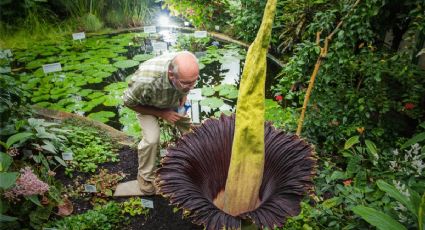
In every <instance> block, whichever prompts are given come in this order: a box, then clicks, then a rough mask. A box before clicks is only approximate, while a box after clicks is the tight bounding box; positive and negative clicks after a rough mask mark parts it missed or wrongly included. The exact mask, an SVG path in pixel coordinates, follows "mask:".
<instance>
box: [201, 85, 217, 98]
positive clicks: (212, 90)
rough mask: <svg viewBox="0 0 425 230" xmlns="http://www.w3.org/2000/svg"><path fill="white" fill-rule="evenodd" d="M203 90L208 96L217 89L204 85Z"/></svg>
mask: <svg viewBox="0 0 425 230" xmlns="http://www.w3.org/2000/svg"><path fill="white" fill-rule="evenodd" d="M201 91H202V95H204V96H206V97H208V96H212V95H214V93H215V90H214V89H213V88H212V87H203V88H202V89H201Z"/></svg>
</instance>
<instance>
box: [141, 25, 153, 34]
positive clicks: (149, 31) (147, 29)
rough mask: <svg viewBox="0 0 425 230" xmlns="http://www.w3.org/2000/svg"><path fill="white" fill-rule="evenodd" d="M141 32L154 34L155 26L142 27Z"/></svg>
mask: <svg viewBox="0 0 425 230" xmlns="http://www.w3.org/2000/svg"><path fill="white" fill-rule="evenodd" d="M143 31H144V32H145V33H148V34H154V33H156V26H145V27H143Z"/></svg>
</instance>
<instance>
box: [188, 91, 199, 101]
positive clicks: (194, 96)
mask: <svg viewBox="0 0 425 230" xmlns="http://www.w3.org/2000/svg"><path fill="white" fill-rule="evenodd" d="M187 100H189V101H201V100H202V90H201V89H192V90H190V91H189V94H187Z"/></svg>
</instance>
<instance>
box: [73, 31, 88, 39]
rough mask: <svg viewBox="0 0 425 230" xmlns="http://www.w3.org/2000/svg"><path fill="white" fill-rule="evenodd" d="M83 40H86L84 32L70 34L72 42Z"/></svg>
mask: <svg viewBox="0 0 425 230" xmlns="http://www.w3.org/2000/svg"><path fill="white" fill-rule="evenodd" d="M85 38H86V34H85V33H84V32H81V33H73V34H72V39H74V40H83V39H85Z"/></svg>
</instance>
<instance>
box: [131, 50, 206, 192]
mask: <svg viewBox="0 0 425 230" xmlns="http://www.w3.org/2000/svg"><path fill="white" fill-rule="evenodd" d="M198 77H199V66H198V60H197V59H196V57H195V55H193V54H192V53H190V52H187V51H183V52H178V53H169V54H164V55H161V56H158V57H155V58H153V59H150V60H148V61H146V62H144V63H142V64H141V65H140V66H139V69H138V70H137V71H136V72H135V73H134V75H133V76H132V78H131V81H130V82H129V86H128V89H127V90H126V91H125V92H124V96H123V99H124V105H125V106H127V107H128V108H130V109H132V110H134V111H136V113H137V119H138V120H139V122H140V126H141V127H142V141H141V142H140V143H139V145H138V158H139V168H138V173H137V181H138V183H139V187H140V190H141V192H142V193H143V194H144V195H153V194H155V192H156V189H155V186H154V180H155V174H154V171H155V168H156V165H155V164H156V159H157V150H158V145H159V133H160V130H159V124H158V118H160V119H163V120H165V121H167V122H169V123H171V124H175V125H176V126H177V128H178V129H179V130H180V131H181V132H183V133H184V132H187V131H189V129H190V121H189V119H188V118H187V117H184V116H182V115H180V114H178V113H177V112H176V111H177V109H178V107H180V106H183V105H184V103H185V101H186V95H187V94H188V93H189V90H191V89H192V88H193V87H194V86H195V85H196V82H197V80H198Z"/></svg>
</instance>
